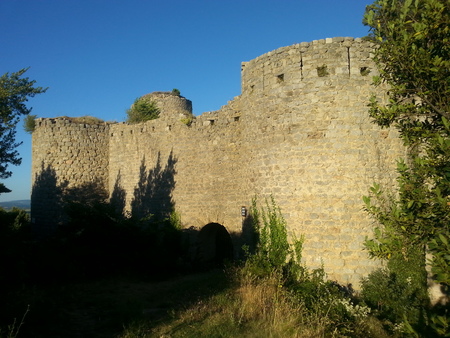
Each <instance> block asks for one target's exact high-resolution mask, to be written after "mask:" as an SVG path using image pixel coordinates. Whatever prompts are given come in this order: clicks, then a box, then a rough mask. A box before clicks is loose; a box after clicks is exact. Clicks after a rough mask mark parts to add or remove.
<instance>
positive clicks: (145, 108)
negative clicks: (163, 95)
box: [126, 97, 160, 124]
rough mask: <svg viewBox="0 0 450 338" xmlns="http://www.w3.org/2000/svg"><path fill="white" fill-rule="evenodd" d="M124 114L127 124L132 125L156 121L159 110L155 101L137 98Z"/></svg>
mask: <svg viewBox="0 0 450 338" xmlns="http://www.w3.org/2000/svg"><path fill="white" fill-rule="evenodd" d="M126 113H127V122H128V123H131V124H133V123H141V122H145V121H150V120H154V119H157V118H158V117H159V114H160V110H159V108H158V106H157V104H156V102H155V101H152V100H151V99H149V98H146V97H138V98H137V99H136V100H135V101H134V103H133V105H132V106H131V108H130V109H128V110H127V112H126Z"/></svg>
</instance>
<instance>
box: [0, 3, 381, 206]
mask: <svg viewBox="0 0 450 338" xmlns="http://www.w3.org/2000/svg"><path fill="white" fill-rule="evenodd" d="M372 2H373V1H370V0H295V1H294V0H170V1H167V0H166V1H163V0H158V1H157V0H0V32H1V34H0V75H2V74H4V73H6V72H9V73H11V72H15V71H18V70H20V69H22V68H27V67H30V69H29V70H28V71H27V73H25V75H26V76H27V77H29V78H30V79H32V80H36V81H37V83H36V85H38V86H42V87H49V89H48V91H47V92H46V93H45V94H40V95H39V96H37V97H35V98H33V99H30V101H29V106H31V107H33V111H32V114H35V115H37V116H38V117H56V116H63V115H65V116H84V115H92V116H95V117H98V118H101V119H104V120H107V121H118V122H120V121H124V119H125V116H126V115H125V110H126V109H127V108H129V106H130V105H131V104H132V103H133V101H134V99H135V98H137V97H139V96H141V95H144V94H147V93H151V92H153V91H171V90H172V89H173V88H177V89H179V90H180V91H181V95H183V96H184V97H186V98H187V99H189V100H191V101H192V103H193V109H194V114H195V115H200V114H201V113H203V112H206V111H214V110H217V109H219V108H220V107H221V106H223V105H225V104H226V103H227V101H229V100H231V99H233V98H234V97H235V96H238V95H239V94H240V65H241V62H242V61H249V60H252V59H254V58H256V57H257V56H259V55H261V54H264V53H267V52H269V51H271V50H274V49H277V48H279V47H283V46H289V45H292V44H295V43H299V42H304V41H312V40H318V39H324V38H327V37H337V36H343V37H345V36H350V37H362V36H365V35H367V34H368V30H367V27H365V26H363V25H362V23H361V21H362V16H363V13H364V9H365V6H366V5H368V4H370V3H372ZM17 140H18V141H23V145H22V146H20V147H19V148H18V151H19V152H20V154H21V156H22V158H23V161H22V165H21V166H19V167H12V166H10V168H11V169H12V170H13V176H12V177H11V178H9V179H7V180H4V181H2V182H3V183H4V184H5V185H6V186H7V187H8V188H10V189H12V190H13V192H11V193H8V194H2V195H0V201H9V200H19V199H29V198H30V191H31V136H30V135H29V134H26V133H25V132H24V131H23V128H22V125H20V126H19V130H18V133H17Z"/></svg>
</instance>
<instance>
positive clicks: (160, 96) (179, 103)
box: [142, 92, 192, 120]
mask: <svg viewBox="0 0 450 338" xmlns="http://www.w3.org/2000/svg"><path fill="white" fill-rule="evenodd" d="M142 98H145V99H149V100H150V101H154V102H156V105H157V106H158V108H159V110H160V115H159V118H160V119H164V120H166V119H167V120H171V119H176V120H180V119H183V118H189V117H192V101H190V100H188V99H186V98H185V97H183V96H180V95H177V94H176V93H173V92H153V93H150V94H146V95H144V96H143V97H142Z"/></svg>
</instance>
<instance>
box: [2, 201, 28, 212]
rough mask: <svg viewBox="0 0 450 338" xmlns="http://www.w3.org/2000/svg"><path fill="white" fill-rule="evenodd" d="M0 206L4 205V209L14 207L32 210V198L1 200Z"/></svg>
mask: <svg viewBox="0 0 450 338" xmlns="http://www.w3.org/2000/svg"><path fill="white" fill-rule="evenodd" d="M0 207H2V208H3V209H6V210H9V209H11V208H13V207H16V208H20V209H25V210H30V208H31V201H30V200H18V201H7V202H0Z"/></svg>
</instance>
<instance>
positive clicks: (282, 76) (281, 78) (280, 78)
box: [277, 74, 284, 83]
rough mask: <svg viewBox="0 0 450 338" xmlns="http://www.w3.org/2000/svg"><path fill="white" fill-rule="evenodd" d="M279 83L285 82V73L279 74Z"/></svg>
mask: <svg viewBox="0 0 450 338" xmlns="http://www.w3.org/2000/svg"><path fill="white" fill-rule="evenodd" d="M277 81H278V83H281V82H284V74H280V75H278V76H277Z"/></svg>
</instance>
